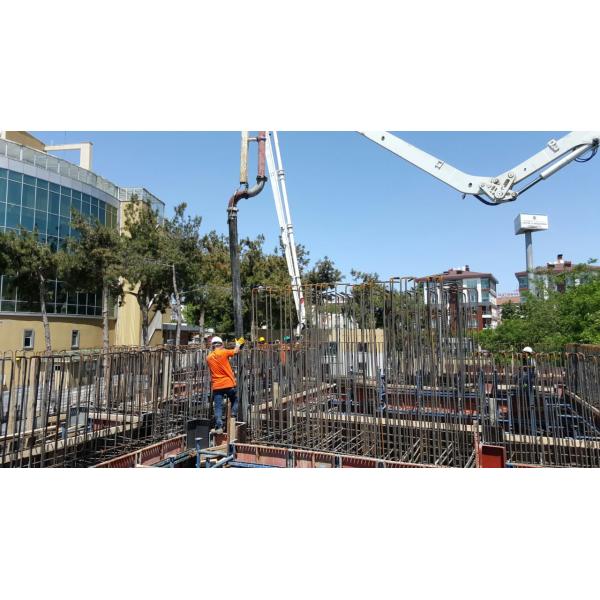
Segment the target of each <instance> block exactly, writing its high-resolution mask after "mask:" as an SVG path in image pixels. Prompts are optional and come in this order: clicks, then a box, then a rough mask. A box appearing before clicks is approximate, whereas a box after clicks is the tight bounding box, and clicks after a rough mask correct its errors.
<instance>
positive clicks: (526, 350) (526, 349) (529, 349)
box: [521, 346, 533, 354]
mask: <svg viewBox="0 0 600 600" xmlns="http://www.w3.org/2000/svg"><path fill="white" fill-rule="evenodd" d="M521 352H529V353H530V354H533V349H532V348H531V346H525V348H523V350H521Z"/></svg>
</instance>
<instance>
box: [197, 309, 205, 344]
mask: <svg viewBox="0 0 600 600" xmlns="http://www.w3.org/2000/svg"><path fill="white" fill-rule="evenodd" d="M198 325H199V326H200V343H201V344H204V309H202V311H201V312H200V321H199V322H198Z"/></svg>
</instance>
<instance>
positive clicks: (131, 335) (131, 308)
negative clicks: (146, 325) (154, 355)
mask: <svg viewBox="0 0 600 600" xmlns="http://www.w3.org/2000/svg"><path fill="white" fill-rule="evenodd" d="M126 289H127V290H128V291H135V288H134V289H132V288H131V286H130V285H128V286H127V288H126ZM141 331H142V312H141V311H140V309H139V307H138V303H137V299H136V297H135V296H134V295H133V294H131V293H125V294H124V296H123V304H122V305H121V306H119V307H117V327H116V330H115V345H117V346H138V345H139V343H140V332H141Z"/></svg>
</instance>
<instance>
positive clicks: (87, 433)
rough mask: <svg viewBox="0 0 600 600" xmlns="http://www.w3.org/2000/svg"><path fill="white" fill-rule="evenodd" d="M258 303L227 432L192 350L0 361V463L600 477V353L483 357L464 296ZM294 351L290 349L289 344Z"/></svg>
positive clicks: (439, 289)
mask: <svg viewBox="0 0 600 600" xmlns="http://www.w3.org/2000/svg"><path fill="white" fill-rule="evenodd" d="M306 293H307V298H308V299H309V301H307V313H308V314H307V318H308V319H309V320H310V322H311V327H310V328H307V330H306V332H305V333H304V335H302V336H301V337H297V336H296V335H295V330H296V324H297V319H296V316H295V308H294V302H293V295H292V290H291V288H290V289H285V290H274V289H256V290H254V291H253V295H252V297H253V302H252V319H253V328H257V327H259V326H260V328H261V331H266V332H267V335H268V336H269V339H273V340H282V341H279V343H277V342H273V343H269V344H263V345H261V344H254V343H253V344H250V343H249V344H247V347H244V348H243V349H242V351H241V352H240V353H239V355H238V356H237V357H235V358H234V359H233V360H234V361H237V362H238V364H237V365H236V367H237V370H238V373H239V381H238V391H239V396H240V411H239V416H238V419H237V421H236V420H234V419H230V422H229V423H228V428H227V431H226V432H225V433H223V434H222V435H215V434H214V432H212V431H211V429H212V420H211V419H212V417H213V411H214V409H213V402H212V399H211V387H210V376H209V372H208V369H207V363H206V356H207V354H208V352H209V351H210V350H208V349H206V348H200V347H197V348H195V347H189V348H175V349H173V348H157V349H152V350H150V349H148V350H143V349H142V350H140V349H126V348H123V349H120V348H119V349H114V350H112V351H111V352H110V353H108V354H102V353H101V352H88V353H83V352H82V353H70V354H55V355H51V356H48V355H38V356H14V355H5V356H3V357H2V368H3V370H4V374H5V381H6V382H8V386H7V389H6V390H5V391H4V393H3V395H2V416H3V419H2V430H1V431H0V457H1V458H0V460H1V464H2V466H3V467H96V468H107V467H113V468H114V467H142V466H145V467H179V468H181V467H199V468H207V467H213V468H214V467H239V468H243V467H263V468H265V467H271V468H272V467H331V468H338V467H357V468H359V467H386V468H387V467H394V468H398V467H422V468H423V467H431V468H441V467H598V466H600V356H598V355H593V354H589V355H588V354H585V353H575V352H572V353H559V354H551V355H536V356H535V361H532V359H531V358H530V357H528V356H526V355H517V354H506V355H504V354H503V355H489V354H486V353H482V352H480V351H479V350H478V348H477V344H476V343H475V342H474V340H473V337H472V333H471V332H470V330H469V328H468V327H467V324H468V321H469V318H470V316H471V314H472V311H473V310H474V307H472V306H471V305H470V304H469V302H468V301H467V298H466V295H465V294H464V293H463V290H461V289H457V288H456V286H451V285H444V284H441V283H438V282H435V281H431V282H429V283H428V285H426V286H418V285H414V281H413V280H412V278H402V279H398V280H395V281H390V282H387V283H383V282H382V283H377V284H372V285H356V286H350V285H338V286H316V287H314V288H310V287H307V288H306ZM283 340H289V341H283Z"/></svg>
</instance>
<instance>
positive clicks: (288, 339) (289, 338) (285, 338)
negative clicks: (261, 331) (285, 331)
mask: <svg viewBox="0 0 600 600" xmlns="http://www.w3.org/2000/svg"><path fill="white" fill-rule="evenodd" d="M291 339H292V338H291V337H290V336H289V335H286V336H285V337H284V338H283V341H284V342H289V341H290V340H291Z"/></svg>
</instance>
